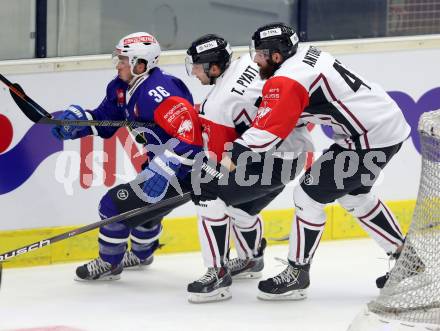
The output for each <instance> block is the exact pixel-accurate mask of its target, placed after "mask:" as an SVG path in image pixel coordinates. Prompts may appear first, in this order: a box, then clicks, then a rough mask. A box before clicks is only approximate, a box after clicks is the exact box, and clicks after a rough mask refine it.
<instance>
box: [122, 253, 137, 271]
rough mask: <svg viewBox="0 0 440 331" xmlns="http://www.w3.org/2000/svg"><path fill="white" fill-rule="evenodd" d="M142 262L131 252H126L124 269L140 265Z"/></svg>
mask: <svg viewBox="0 0 440 331" xmlns="http://www.w3.org/2000/svg"><path fill="white" fill-rule="evenodd" d="M140 262H141V261H140V260H139V258H138V257H137V256H136V255H134V253H133V252H131V251H127V252H125V255H124V260H123V263H124V267H128V266H130V267H131V266H135V265H138V264H140Z"/></svg>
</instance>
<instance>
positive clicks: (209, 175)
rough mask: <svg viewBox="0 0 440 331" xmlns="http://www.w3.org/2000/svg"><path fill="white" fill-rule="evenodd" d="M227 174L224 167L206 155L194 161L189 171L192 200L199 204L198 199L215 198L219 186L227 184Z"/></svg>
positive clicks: (218, 194) (218, 193) (217, 195)
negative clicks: (190, 171) (191, 169)
mask: <svg viewBox="0 0 440 331" xmlns="http://www.w3.org/2000/svg"><path fill="white" fill-rule="evenodd" d="M228 175H229V171H228V170H227V169H226V168H225V167H223V166H222V165H220V164H218V163H217V162H215V161H213V160H210V159H209V158H207V157H205V158H203V159H202V160H198V162H197V161H196V163H195V164H194V167H193V171H192V173H191V184H192V187H193V193H192V199H193V202H194V203H195V204H196V205H199V204H200V201H208V200H216V199H217V198H218V197H219V196H220V191H221V188H220V187H219V186H221V185H227V181H228V177H229V176H228ZM220 198H221V196H220Z"/></svg>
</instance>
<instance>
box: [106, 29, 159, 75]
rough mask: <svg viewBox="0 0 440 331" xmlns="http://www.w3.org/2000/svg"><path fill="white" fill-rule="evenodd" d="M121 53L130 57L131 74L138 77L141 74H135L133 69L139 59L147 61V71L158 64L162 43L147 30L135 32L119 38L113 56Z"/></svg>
mask: <svg viewBox="0 0 440 331" xmlns="http://www.w3.org/2000/svg"><path fill="white" fill-rule="evenodd" d="M119 55H122V56H126V57H128V63H129V64H130V71H131V74H132V75H133V76H135V77H136V76H140V75H137V74H135V73H134V72H133V69H134V66H135V65H136V64H137V62H138V60H139V59H143V60H145V61H147V68H146V70H145V73H148V72H149V71H150V70H151V69H153V68H154V67H156V66H157V62H158V61H159V56H160V45H159V42H158V41H157V39H156V38H155V37H154V36H153V35H151V34H149V33H147V32H135V33H132V34H129V35H128V36H125V37H124V38H122V39H121V40H119V42H118V44H117V45H116V50H115V52H113V58H115V57H116V58H117V57H118V56H119ZM145 73H143V74H141V75H144V74H145Z"/></svg>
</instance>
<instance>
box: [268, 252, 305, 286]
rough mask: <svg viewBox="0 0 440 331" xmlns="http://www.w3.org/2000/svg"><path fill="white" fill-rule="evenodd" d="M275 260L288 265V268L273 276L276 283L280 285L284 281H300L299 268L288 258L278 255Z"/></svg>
mask: <svg viewBox="0 0 440 331" xmlns="http://www.w3.org/2000/svg"><path fill="white" fill-rule="evenodd" d="M275 260H277V261H278V262H281V263H282V264H284V265H287V267H286V269H284V270H283V271H282V272H281V273H280V274H279V275H276V276H275V277H274V278H273V281H274V282H275V284H277V285H280V284H283V283H290V282H292V281H294V282H295V283H296V282H297V281H298V276H299V270H298V269H296V268H294V267H292V266H291V265H290V264H289V262H288V261H286V260H283V259H280V258H278V257H276V258H275Z"/></svg>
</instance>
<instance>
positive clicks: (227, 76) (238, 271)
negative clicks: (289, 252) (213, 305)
mask: <svg viewBox="0 0 440 331" xmlns="http://www.w3.org/2000/svg"><path fill="white" fill-rule="evenodd" d="M187 54H188V56H187V58H186V67H187V72H188V74H189V75H194V76H196V77H197V78H198V79H199V80H200V82H201V83H202V84H204V85H213V88H212V90H211V91H210V92H209V94H208V95H207V97H206V98H205V100H204V101H203V102H202V103H201V105H200V109H199V113H200V119H201V123H202V127H203V128H202V136H203V140H204V147H205V149H206V150H208V151H209V152H208V154H209V155H210V158H211V159H212V158H214V159H215V160H221V159H222V156H223V153H224V150H225V144H227V143H231V142H232V141H234V140H235V139H236V138H238V137H239V136H240V135H241V134H242V133H243V132H245V130H247V129H248V128H249V126H250V125H251V123H252V121H253V120H254V118H255V117H256V114H257V109H258V105H259V102H260V101H261V90H262V87H263V84H264V81H263V80H262V79H260V77H259V74H258V66H257V65H256V63H254V62H253V61H252V60H251V58H250V56H249V54H246V55H244V56H242V57H241V58H239V59H236V60H234V61H231V55H232V52H231V49H230V46H229V44H228V43H227V42H226V41H225V40H224V39H223V38H222V37H220V36H218V35H213V34H208V35H204V36H202V37H200V38H199V39H197V40H195V41H194V42H193V43H192V45H191V47H190V48H189V49H188V51H187ZM305 131H306V129H305V128H301V129H298V132H297V133H296V135H297V136H298V137H299V136H301V138H302V139H303V140H304V141H305V142H307V143H309V142H310V140H309V137H308V134H307V132H305ZM298 140H301V139H299V138H298ZM302 150H303V144H300V145H299V146H298V148H297V149H296V150H295V151H302ZM292 155H293V154H292ZM296 156H297V155H296ZM281 160H282V159H279V161H276V163H277V166H278V168H277V171H278V172H280V169H281V168H280V164H281V163H282V162H280V161H281ZM290 161H291V163H292V164H293V163H295V167H292V168H291V171H290V172H289V175H288V177H289V178H288V180H290V179H293V178H294V176H295V172H296V168H297V167H296V165H297V163H296V160H290ZM302 162H304V160H302ZM298 164H300V169H302V166H303V163H302V164H301V162H300V161H298ZM251 167H252V170H250V172H261V171H262V167H263V162H255V163H254V164H252V166H251ZM278 175H279V174H278ZM284 184H285V183H283V182H282V181H281V180H273V181H272V183H270V184H269V185H267V186H263V185H261V184H256V185H254V186H251V187H245V188H244V190H243V189H242V190H241V192H242V193H238V195H247V196H250V198H249V199H248V200H247V201H245V202H239V201H238V202H233V203H229V201H228V200H227V199H224V200H221V199H217V200H211V201H209V202H208V203H197V201H196V204H197V210H198V226H199V237H200V242H201V247H202V255H203V260H204V264H205V266H206V267H207V268H208V271H207V272H206V274H205V275H204V276H203V277H202V278H200V279H198V280H196V281H195V282H193V283H191V284H189V285H188V292H189V293H190V297H189V300H190V301H191V302H207V301H216V300H225V299H228V298H229V297H230V296H231V293H230V291H229V285H230V284H231V276H230V275H229V273H230V274H231V275H232V277H233V278H247V277H249V278H256V277H260V276H261V270H262V269H263V266H264V261H263V251H264V248H265V245H266V243H265V240H264V238H262V235H263V224H262V221H261V217H260V216H259V215H258V213H259V212H260V211H261V210H262V209H263V208H265V207H266V206H267V205H268V204H269V203H270V202H271V201H272V200H273V199H274V198H275V197H276V196H277V195H278V194H279V193H280V192H281V191H282V190H283V188H284ZM235 185H237V184H235ZM243 192H244V193H245V194H243ZM250 192H254V195H253V194H252V193H250ZM199 199H204V200H205V201H206V200H207V199H206V197H203V196H202V197H200V198H199ZM225 202H226V204H227V205H226V204H225ZM229 233H232V238H233V239H234V243H235V247H236V250H237V255H238V257H237V258H234V259H231V260H229V261H228V251H229Z"/></svg>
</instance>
